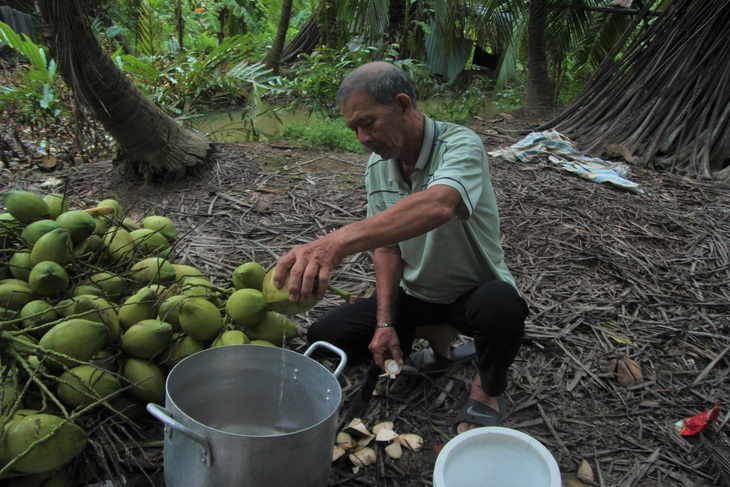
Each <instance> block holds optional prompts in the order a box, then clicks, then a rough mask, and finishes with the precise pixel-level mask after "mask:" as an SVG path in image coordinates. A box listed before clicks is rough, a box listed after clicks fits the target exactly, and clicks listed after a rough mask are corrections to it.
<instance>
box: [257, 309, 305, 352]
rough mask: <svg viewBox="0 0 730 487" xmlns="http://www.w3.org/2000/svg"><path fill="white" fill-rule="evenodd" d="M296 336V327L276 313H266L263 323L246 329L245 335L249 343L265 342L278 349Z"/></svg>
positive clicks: (283, 316) (284, 316)
mask: <svg viewBox="0 0 730 487" xmlns="http://www.w3.org/2000/svg"><path fill="white" fill-rule="evenodd" d="M297 334H298V330H297V327H296V325H295V324H294V323H292V321H291V320H290V319H289V318H287V317H286V315H283V314H281V313H277V312H276V311H268V312H267V313H266V318H264V319H263V321H261V322H260V323H258V324H257V325H256V326H251V327H247V328H246V335H248V337H249V338H250V339H251V341H253V340H266V341H267V342H271V343H273V344H274V345H276V346H278V347H280V346H282V345H283V344H284V343H285V342H286V341H287V340H290V339H291V338H294V337H295V336H297Z"/></svg>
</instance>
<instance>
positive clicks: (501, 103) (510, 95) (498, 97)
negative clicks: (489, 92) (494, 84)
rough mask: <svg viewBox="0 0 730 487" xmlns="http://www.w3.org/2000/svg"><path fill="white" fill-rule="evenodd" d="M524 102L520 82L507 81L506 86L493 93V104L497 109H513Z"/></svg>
mask: <svg viewBox="0 0 730 487" xmlns="http://www.w3.org/2000/svg"><path fill="white" fill-rule="evenodd" d="M524 103H525V87H524V85H522V84H521V83H516V82H512V83H508V84H507V86H506V87H504V88H502V89H501V90H499V91H496V92H495V93H494V106H495V108H496V109H497V111H500V112H502V111H506V112H509V111H511V110H515V109H517V108H521V107H522V106H523V105H524Z"/></svg>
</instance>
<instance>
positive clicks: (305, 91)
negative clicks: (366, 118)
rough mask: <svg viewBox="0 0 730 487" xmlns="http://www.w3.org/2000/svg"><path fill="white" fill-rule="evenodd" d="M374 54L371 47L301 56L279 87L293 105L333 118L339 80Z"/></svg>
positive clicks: (320, 51) (322, 50)
mask: <svg viewBox="0 0 730 487" xmlns="http://www.w3.org/2000/svg"><path fill="white" fill-rule="evenodd" d="M374 51H375V49H374V48H365V49H360V50H357V51H350V50H349V49H347V48H342V49H339V50H334V49H328V48H326V47H322V48H319V49H317V50H315V51H314V52H313V53H312V54H311V55H307V54H300V55H299V61H297V62H296V63H295V64H294V65H293V66H292V68H291V71H290V72H289V73H288V75H287V76H286V77H281V78H279V79H278V80H277V81H278V84H279V87H280V89H281V90H282V92H283V93H285V94H286V95H287V96H289V97H291V98H292V99H293V100H295V101H294V104H295V105H301V104H305V105H307V106H308V107H309V108H310V110H311V111H312V112H314V113H316V114H317V116H318V117H320V118H336V117H337V116H338V115H339V108H338V107H337V104H336V102H335V95H336V94H337V89H338V88H339V86H340V81H342V78H344V76H345V75H346V74H347V73H349V72H350V71H352V70H353V69H354V68H356V67H357V66H360V65H361V64H363V63H365V62H367V61H369V60H370V56H371V54H372V53H373V52H374Z"/></svg>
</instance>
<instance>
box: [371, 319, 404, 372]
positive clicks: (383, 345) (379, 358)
mask: <svg viewBox="0 0 730 487" xmlns="http://www.w3.org/2000/svg"><path fill="white" fill-rule="evenodd" d="M368 348H370V352H371V353H372V354H373V359H374V360H375V363H376V364H378V367H380V368H381V369H382V368H384V367H385V361H386V360H387V359H389V358H392V359H393V360H395V361H396V362H398V363H399V364H402V363H403V352H402V351H401V349H400V341H399V340H398V333H396V331H395V329H394V328H393V327H388V328H378V329H377V330H375V334H374V335H373V339H372V340H371V341H370V346H369V347H368Z"/></svg>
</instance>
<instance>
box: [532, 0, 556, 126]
mask: <svg viewBox="0 0 730 487" xmlns="http://www.w3.org/2000/svg"><path fill="white" fill-rule="evenodd" d="M547 24H548V0H532V2H531V3H530V19H529V21H528V24H527V34H528V39H527V56H528V58H527V88H526V93H525V110H528V111H531V112H534V113H536V114H547V113H549V112H550V111H551V110H552V108H553V106H554V104H553V89H552V84H551V82H550V75H549V73H548V60H547V48H546V46H545V32H546V31H547Z"/></svg>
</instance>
